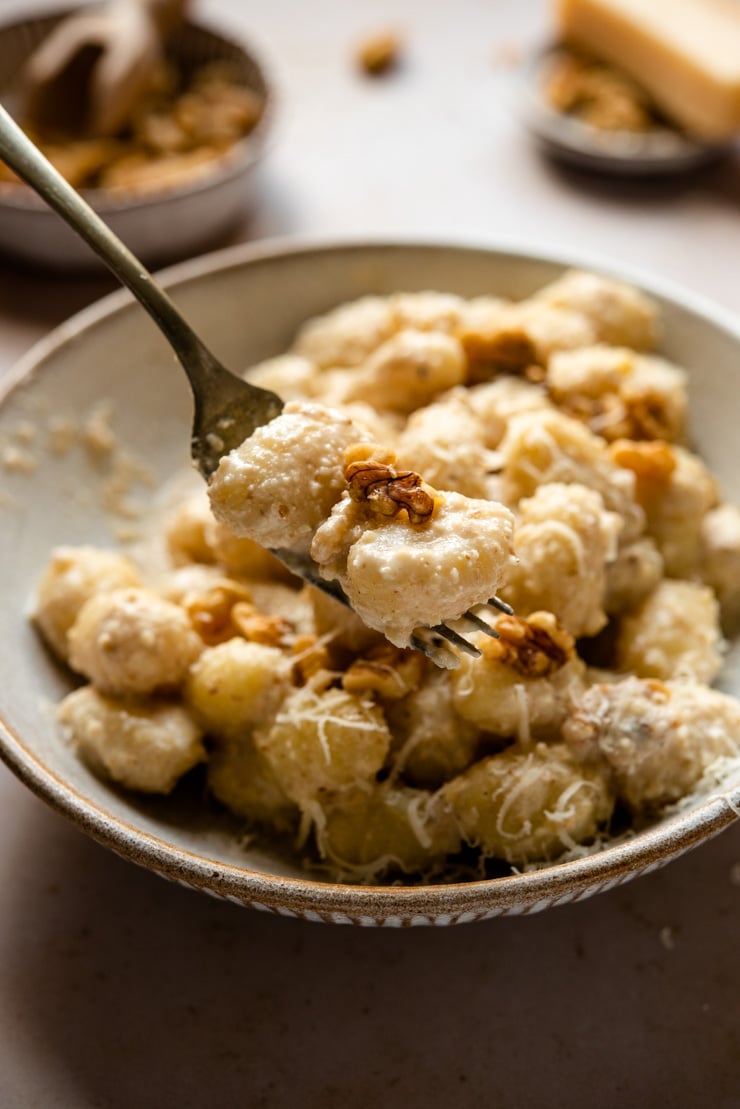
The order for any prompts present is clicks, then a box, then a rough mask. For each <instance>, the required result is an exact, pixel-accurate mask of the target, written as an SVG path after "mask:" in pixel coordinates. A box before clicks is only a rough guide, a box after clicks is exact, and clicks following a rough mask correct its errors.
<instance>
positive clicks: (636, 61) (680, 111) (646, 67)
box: [556, 0, 740, 139]
mask: <svg viewBox="0 0 740 1109" xmlns="http://www.w3.org/2000/svg"><path fill="white" fill-rule="evenodd" d="M556 3H557V18H558V23H559V30H560V34H561V36H562V38H563V39H565V40H566V41H568V42H571V43H573V44H574V45H576V46H581V47H583V48H585V49H587V50H589V51H590V52H591V53H592V54H594V55H596V56H597V57H599V58H601V59H603V60H604V61H606V62H611V63H612V64H613V65H616V66H619V67H620V68H621V69H623V70H625V72H627V73H629V74H630V75H631V76H632V77H634V79H635V80H636V81H638V82H639V83H640V84H641V85H642V86H643V88H645V89H646V90H647V91H648V92H649V93H650V94H651V95H652V97H653V99H654V100H655V102H656V104H657V105H658V107H659V108H661V109H662V110H663V111H664V112H665V114H666V115H667V116H668V117H669V118H670V119H672V120H673V121H674V122H675V123H677V124H679V125H680V126H682V127H683V128H684V129H685V130H686V131H687V132H689V133H690V134H693V135H695V136H697V137H700V138H704V139H723V138H726V137H728V136H729V135H731V134H733V132H736V131H737V130H738V129H740V2H738V0H556Z"/></svg>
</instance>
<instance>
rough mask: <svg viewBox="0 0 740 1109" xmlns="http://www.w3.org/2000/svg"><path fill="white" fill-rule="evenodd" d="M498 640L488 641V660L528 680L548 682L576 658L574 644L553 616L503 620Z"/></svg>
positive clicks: (485, 646) (499, 623)
mask: <svg viewBox="0 0 740 1109" xmlns="http://www.w3.org/2000/svg"><path fill="white" fill-rule="evenodd" d="M496 631H497V632H498V634H499V638H498V639H491V640H487V641H486V642H485V643H484V644H483V653H484V654H485V656H486V657H487V658H490V659H495V660H496V661H498V662H502V663H503V664H504V665H505V666H510V667H511V668H512V669H513V670H516V671H517V672H518V673H519V674H523V675H524V676H525V677H527V678H545V677H547V676H548V675H549V674H552V673H553V672H554V671H555V670H559V669H560V667H561V666H564V665H565V663H566V662H568V660H569V659H572V658H573V657H574V655H575V641H574V639H573V636H572V635H571V634H570V632H568V631H566V630H565V628H564V627H562V625H561V624H559V623H558V621H557V619H556V618H555V617H554V616H553V614H552V613H551V612H533V613H532V614H531V616H528V617H527V619H526V620H525V619H523V618H522V617H520V616H501V617H500V618H499V619H498V621H497V622H496Z"/></svg>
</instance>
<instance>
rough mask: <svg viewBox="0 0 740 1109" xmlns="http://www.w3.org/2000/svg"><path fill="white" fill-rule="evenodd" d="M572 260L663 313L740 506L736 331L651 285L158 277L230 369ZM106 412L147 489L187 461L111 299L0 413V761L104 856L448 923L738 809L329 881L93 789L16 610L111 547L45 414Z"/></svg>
mask: <svg viewBox="0 0 740 1109" xmlns="http://www.w3.org/2000/svg"><path fill="white" fill-rule="evenodd" d="M568 264H579V265H582V266H585V267H587V268H591V269H602V270H603V269H608V271H609V272H612V273H616V275H617V276H621V277H623V278H625V279H627V280H629V281H633V282H635V283H637V284H639V285H641V286H642V287H643V288H644V289H646V290H647V291H648V292H649V293H650V294H651V295H652V296H654V297H655V298H656V299H657V300H658V302H659V304H660V306H661V309H662V311H663V316H664V321H665V340H664V343H663V350H664V352H665V354H666V355H667V356H668V357H670V358H674V359H676V360H677V361H680V362H681V363H683V365H685V366H686V367H687V368H688V369H689V371H690V374H691V403H692V409H691V412H692V426H693V433H694V438H695V442H696V444H697V446H698V449H699V450H700V451H701V452H702V454H703V455H704V457H705V458H706V460H707V462H708V463H709V465H710V466H711V467H712V468H713V469H714V470H715V471H716V472H717V473H718V474H719V476H720V480H721V482H722V484H723V488H724V491H725V494H726V496H727V497H728V499H734V500H736V501H737V500H740V435H738V431H737V413H736V405H735V403H734V399H733V398H734V395H735V393H736V390H737V384H738V380H740V379H739V378H738V373H739V372H740V327H739V326H738V323H737V321H736V320H734V319H732V318H730V317H729V316H728V314H727V313H725V312H722V311H720V310H719V309H717V308H713V307H712V306H710V305H708V304H706V303H703V302H701V301H699V300H697V299H696V298H695V297H694V296H693V295H690V294H688V293H685V292H680V291H676V290H674V289H671V288H669V287H667V286H665V285H664V284H663V283H662V282H661V281H657V280H655V279H652V278H648V277H646V276H643V275H641V274H635V273H632V272H628V271H627V272H625V271H624V270H623V269H619V270H617V269H616V267H611V266H609V267H605V266H604V265H603V264H602V263H600V262H599V261H598V260H596V261H595V260H593V259H590V258H557V257H544V256H542V255H541V254H538V253H534V252H532V253H527V252H526V251H522V250H508V249H494V248H491V249H485V248H480V247H476V246H470V247H466V246H461V245H435V244H418V243H417V244H411V243H393V244H383V243H378V244H373V243H369V244H368V243H363V244H348V243H339V244H334V245H320V246H317V245H313V244H306V243H303V244H301V245H298V246H295V245H285V246H283V245H281V246H274V245H270V244H267V245H263V246H260V247H257V248H255V247H237V248H234V249H231V250H228V251H224V252H221V253H218V254H215V255H211V256H208V257H205V258H200V259H197V260H194V261H191V262H188V263H184V264H182V265H180V266H178V267H175V268H173V269H171V270H169V271H168V272H167V273H166V274H165V275H164V277H165V280H166V284H167V285H168V286H169V287H170V289H171V290H172V293H173V295H174V297H175V299H176V301H177V303H178V304H179V305H180V306H181V308H182V309H183V311H184V312H185V314H186V315H187V316H188V317H189V318H190V319H191V320H192V322H193V324H194V325H195V327H196V328H197V329H199V330H200V331H201V332H202V334H203V336H204V338H205V339H206V341H207V342H209V343H210V344H211V345H212V347H213V349H214V351H215V352H216V353H217V354H218V355H219V356H220V357H221V358H222V359H223V360H224V362H225V363H226V364H227V365H230V366H232V367H235V368H238V367H244V366H246V365H248V364H250V363H252V362H254V361H256V360H258V359H261V358H265V357H267V356H270V355H273V354H277V353H278V352H280V351H281V350H283V349H284V348H285V347H286V345H287V344H288V343H289V342H290V340H291V337H292V335H293V333H294V332H295V330H296V328H297V326H298V325H299V324H300V323H301V322H302V321H303V320H305V319H306V318H307V317H308V316H311V315H313V314H315V313H317V312H320V311H323V310H325V309H327V308H329V307H330V306H333V305H335V304H337V303H339V302H341V301H345V300H348V299H350V298H352V297H356V296H359V295H361V294H364V293H369V292H378V293H388V292H391V291H392V290H399V289H408V290H420V289H439V290H448V291H454V292H457V293H460V294H463V295H468V296H470V295H476V294H482V293H500V294H507V295H511V296H514V297H520V296H523V295H527V294H529V293H531V292H532V291H533V290H535V289H536V288H538V287H539V286H541V285H542V284H544V283H545V282H547V281H549V280H551V279H552V278H553V277H554V276H555V275H556V274H557V273H558V272H559V271H560V270H561V269H562V268H563V266H564V265H568ZM101 400H105V401H106V402H108V403H109V404H110V406H111V413H112V420H113V425H114V428H115V430H116V433H117V435H118V438H119V442H120V446H121V449H123V450H125V451H126V452H129V454H130V455H131V456H132V457H133V458H135V459H139V460H141V459H144V460H146V462H147V464H148V465H149V466H150V467H151V469H152V471H153V474H154V476H155V478H156V479H157V481H158V482H160V483H161V482H165V481H166V480H167V479H168V478H170V477H171V476H172V475H173V474H175V473H176V472H177V471H178V470H181V469H182V468H183V467H186V466H187V464H188V441H189V423H190V397H189V393H188V386H187V383H186V380H185V377H184V374H183V373H182V371H181V370H180V369H179V367H178V366H177V364H176V363H175V360H174V358H173V355H172V353H171V351H170V350H169V348H168V347H167V346H166V344H165V342H164V340H163V339H162V337H161V336H160V335H159V333H158V332H157V330H156V329H155V327H154V326H153V324H152V323H151V321H150V320H149V318H148V317H147V316H146V315H145V314H144V313H143V311H142V309H141V308H140V307H139V306H138V305H136V304H135V303H133V302H132V301H131V299H130V298H129V296H128V294H124V293H117V294H114V295H112V296H109V297H107V298H106V299H105V300H103V301H101V302H100V303H99V304H96V305H94V306H93V307H91V308H89V309H87V310H86V311H84V312H82V313H80V314H79V315H78V316H76V317H74V318H73V319H72V320H70V321H69V322H68V323H66V324H64V325H63V326H61V327H60V328H58V329H57V330H56V331H55V332H53V333H52V334H51V335H50V336H49V337H48V338H46V339H44V340H43V341H42V342H41V343H39V344H38V345H37V346H36V347H35V348H34V349H33V350H32V351H31V352H30V354H29V355H27V357H26V358H24V359H23V361H22V362H21V363H20V364H19V365H18V366H17V367H16V368H15V370H14V372H13V373H12V374H11V375H10V376H9V378H7V379H6V380H5V382H4V383H3V386H2V398H1V403H0V458H2V457H3V456H4V457H5V458H6V460H7V459H8V458H9V457H10V458H11V459H12V458H13V457H15V458H16V462H19V456H18V455H17V453H16V455H15V456H14V455H13V450H14V449H15V450H16V451H20V452H21V455H20V462H19V466H20V468H16V469H14V468H12V467H11V469H10V470H8V468H7V467H6V468H5V470H0V483H1V485H0V489H1V492H0V566H2V568H3V571H2V575H1V577H0V611H2V613H3V636H2V638H1V639H0V672H2V675H3V680H2V682H0V753H2V756H3V758H4V759H5V761H6V762H7V764H8V765H9V766H10V767H11V769H13V770H14V771H15V772H16V774H17V775H18V776H19V777H20V778H21V779H22V780H23V781H24V782H25V783H26V784H27V785H28V786H29V787H30V788H31V789H33V790H34V791H35V792H36V793H38V794H39V795H40V796H41V797H43V798H44V799H45V800H46V801H48V802H49V803H50V804H51V805H52V806H54V807H55V808H56V809H58V810H59V811H60V812H62V813H63V814H65V815H66V816H67V817H69V818H70V819H71V820H72V821H73V822H74V823H75V824H77V825H78V826H79V827H80V828H82V829H83V830H84V831H86V832H87V833H89V834H90V835H91V836H93V837H94V838H95V839H97V840H99V841H100V842H101V843H103V844H106V845H107V846H109V847H111V848H112V849H113V850H115V851H117V852H118V853H119V854H121V855H123V856H126V857H127V858H129V859H132V860H134V861H135V862H138V863H140V864H142V865H144V866H146V867H148V868H150V869H152V870H154V871H156V872H157V873H159V874H162V875H164V876H166V877H168V878H171V879H174V880H175V881H179V882H182V883H185V884H187V885H189V886H192V887H195V888H197V889H201V890H204V891H206V892H208V893H211V894H215V895H218V896H221V897H225V898H229V899H230V900H233V901H236V902H238V903H240V904H244V905H249V906H252V907H254V908H259V909H265V910H268V911H270V912H275V913H281V914H284V915H287V916H302V917H307V918H309V919H311V920H321V921H329V922H334V923H354V924H367V925H418V924H451V923H459V922H463V921H472V920H480V919H483V918H486V917H493V916H497V915H508V914H515V913H531V912H536V911H539V910H541V909H546V908H549V907H550V906H553V905H558V904H562V903H564V902H568V901H576V900H580V899H582V898H584V897H588V896H590V895H591V894H593V893H596V892H598V891H600V890H605V889H609V888H610V887H612V886H615V885H617V884H619V883H621V882H625V881H627V880H628V879H630V878H633V877H635V876H636V875H639V874H644V873H646V872H647V871H650V870H653V869H655V868H656V867H659V866H662V865H663V864H665V863H667V862H669V861H670V860H671V859H673V858H675V857H677V856H678V855H680V854H681V853H682V852H684V851H686V850H688V849H689V848H691V847H694V846H696V845H697V844H699V843H701V842H702V841H704V840H706V839H708V838H710V837H711V836H713V835H715V834H716V833H717V832H720V831H721V830H722V829H723V828H725V827H727V826H728V825H729V824H731V823H732V822H733V821H734V820H735V819H737V817H738V815H740V777H739V776H738V774H737V771H735V772H734V773H733V772H731V771H729V770H728V772H727V774H726V775H725V777H724V778H723V780H720V781H718V782H716V783H715V784H714V785H712V786H709V787H707V789H706V790H705V791H704V792H703V793H701V794H697V795H696V796H695V797H692V798H691V799H690V801H688V802H687V803H685V804H684V805H683V806H682V807H681V808H680V811H677V812H675V813H673V814H671V815H667V816H665V817H664V818H663V819H661V820H660V821H658V822H656V823H655V824H654V825H653V826H652V827H650V828H649V829H647V830H645V831H643V832H641V833H640V834H637V835H635V836H633V837H631V838H627V839H624V840H622V841H619V842H614V843H613V844H612V845H610V846H609V847H607V848H606V849H605V850H603V851H601V852H600V853H598V854H594V855H590V856H587V857H584V858H580V859H576V860H574V861H569V862H563V863H561V864H555V865H550V866H547V867H545V868H544V869H540V870H535V871H530V872H527V873H521V874H512V875H511V876H507V877H502V878H498V879H495V880H486V881H478V882H470V883H467V884H456V885H429V886H421V887H398V886H387V887H380V888H378V887H361V886H341V885H336V884H333V883H328V882H324V881H322V880H320V879H318V878H317V877H316V876H315V875H312V874H311V873H307V872H305V871H302V870H300V869H298V868H296V866H295V865H293V864H292V863H291V862H290V861H289V860H288V859H286V858H285V857H282V856H280V855H278V854H277V853H271V852H269V851H266V850H264V849H261V848H256V847H255V846H253V845H252V846H250V845H248V844H247V845H245V844H244V842H243V841H240V839H239V837H238V835H237V834H236V832H235V829H234V827H233V826H232V825H231V824H230V822H229V821H228V820H227V819H226V818H222V817H220V816H219V815H218V814H217V813H214V812H207V813H206V812H204V810H203V803H202V799H198V798H193V799H188V798H187V797H185V798H179V799H160V800H141V799H140V798H137V797H135V796H133V795H131V794H126V793H124V792H122V791H120V790H118V789H116V788H114V787H112V786H111V785H109V784H107V783H105V782H103V781H101V780H99V779H98V778H97V777H95V776H94V775H93V774H92V773H91V772H90V771H89V770H88V769H87V767H86V766H85V765H84V764H83V763H82V762H80V761H79V760H78V759H77V758H76V757H75V755H74V753H73V752H72V751H71V750H70V749H69V748H68V747H67V746H66V745H65V744H64V743H63V742H61V741H60V739H59V736H58V735H57V734H56V732H55V727H54V722H53V718H52V705H53V704H54V703H55V702H56V701H58V700H59V698H60V697H61V696H62V695H63V694H64V693H65V692H66V691H67V689H68V688H69V678H68V676H67V675H66V674H64V673H63V672H62V671H61V670H60V669H59V668H58V667H57V666H56V665H55V664H54V662H53V661H52V659H51V658H50V657H49V655H48V653H47V652H46V651H45V650H44V648H43V646H42V644H41V643H40V642H39V639H38V637H37V635H36V633H35V632H34V630H33V628H32V627H31V625H30V623H29V620H28V614H29V610H30V604H31V598H32V595H33V591H34V587H35V585H36V582H37V581H38V578H39V575H40V573H41V571H42V569H43V567H44V565H45V563H46V560H47V558H48V555H49V552H50V550H51V548H52V547H53V546H54V545H55V544H59V543H72V544H81V543H96V544H102V545H107V546H111V545H114V543H115V539H114V530H115V528H116V526H117V525H120V523H121V520H120V519H118V518H116V517H111V516H110V515H108V514H106V512H105V511H103V510H102V509H101V507H100V504H101V498H102V496H103V493H104V490H103V488H102V486H103V485H104V475H103V474H102V473H100V472H99V471H97V470H96V468H95V464H94V463H91V461H90V459H89V457H87V456H86V455H85V452H84V451H83V450H82V449H81V448H79V447H76V448H72V449H69V450H68V451H66V453H57V454H54V453H52V452H50V451H49V450H48V448H47V447H46V446H45V442H46V431H47V429H48V425H49V420H50V418H52V417H64V416H74V417H77V418H79V417H81V416H84V414H85V413H89V412H90V411H91V410H92V409H94V407H95V406H96V404H98V403H99V402H100V401H101ZM32 428H35V429H36V434H35V438H33V439H32V434H31V432H32ZM31 439H32V441H29V440H31ZM24 440H25V442H24ZM8 448H11V449H10V455H9V454H8ZM23 452H25V453H26V454H27V455H30V456H32V459H33V466H32V468H31V469H29V470H25V469H24V468H23V467H22V459H23ZM133 493H134V495H135V496H139V498H140V499H141V500H143V502H145V503H146V502H147V501H152V500H153V499H154V497H155V494H154V493H153V491H152V490H151V489H150V488H148V487H146V486H143V485H142V486H140V487H139V488H138V490H133ZM721 685H722V687H723V688H724V689H725V690H727V691H729V692H733V693H734V694H735V695H738V696H740V650H734V651H733V650H731V651H730V653H729V655H728V658H727V665H726V667H725V670H724V672H723V675H722V681H721ZM191 800H192V802H193V803H192V804H191ZM196 801H197V804H196V803H195V802H196Z"/></svg>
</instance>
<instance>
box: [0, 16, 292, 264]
mask: <svg viewBox="0 0 740 1109" xmlns="http://www.w3.org/2000/svg"><path fill="white" fill-rule="evenodd" d="M68 14H69V12H61V13H60V12H57V13H55V14H54V15H46V16H40V17H38V18H35V19H28V20H23V21H22V22H20V23H16V24H13V25H11V26H7V27H4V28H2V29H0V75H1V76H0V100H2V101H3V102H4V103H5V104H6V106H7V107H9V109H10V110H11V111H12V109H13V100H14V97H17V91H18V84H19V78H20V74H21V73H22V70H23V67H24V65H25V62H26V60H27V58H28V57H29V56H30V54H31V53H32V52H33V50H35V48H36V47H37V46H38V44H39V43H40V42H41V41H42V40H43V39H44V38H45V37H46V36H47V35H48V34H49V32H50V31H51V30H52V29H53V28H54V27H55V26H56V24H57V23H58V22H60V20H61V19H63V18H64V17H65V16H67V15H68ZM167 53H168V56H169V57H170V58H171V59H172V61H173V62H174V63H175V65H176V66H177V68H178V69H180V70H184V71H185V72H188V71H191V70H193V69H195V68H197V67H198V66H201V65H205V64H207V63H209V62H214V61H228V62H229V63H230V64H231V65H232V66H233V67H234V68H235V70H236V72H237V73H238V75H239V78H240V80H241V81H242V83H243V84H244V86H245V87H247V88H249V89H252V90H254V91H255V92H256V93H258V94H259V96H260V97H261V98H262V100H263V102H264V110H263V113H262V116H261V118H260V120H259V122H258V123H257V125H256V127H255V128H254V129H253V130H252V131H251V132H250V133H249V134H248V135H247V136H245V137H244V138H243V139H241V140H240V141H239V142H237V143H235V144H234V145H233V146H232V147H230V148H229V149H228V150H227V151H225V152H224V153H223V154H222V155H220V156H219V157H217V158H214V159H213V163H212V167H211V168H210V171H209V172H204V173H203V175H202V176H199V177H198V178H197V179H193V180H191V181H187V182H183V183H182V184H180V185H174V186H169V187H163V188H162V189H161V190H158V191H157V192H147V193H146V194H145V195H144V194H141V193H136V192H133V191H132V192H131V193H130V194H129V193H126V192H125V191H124V190H122V189H116V190H115V192H114V191H113V190H110V191H108V190H105V189H86V190H83V194H84V196H85V199H86V200H87V201H88V203H90V204H91V205H92V207H93V208H94V209H95V210H96V211H97V212H99V213H100V215H101V216H102V217H103V219H104V220H105V221H106V222H107V223H108V224H109V226H110V227H111V229H112V230H113V231H114V232H115V233H116V234H117V235H118V236H119V237H120V238H121V239H122V240H123V241H124V242H125V243H126V245H127V246H128V247H130V249H131V250H133V251H134V253H135V254H137V255H138V257H140V258H141V259H142V261H143V262H145V263H146V264H147V265H149V266H158V265H162V264H164V263H167V262H172V261H176V260H178V259H181V258H185V257H188V256H192V255H195V254H200V253H202V252H203V251H205V250H207V249H208V248H209V247H212V246H213V245H215V244H217V243H218V242H219V240H221V239H222V238H223V237H224V236H225V235H226V234H227V233H228V231H229V230H230V229H231V228H232V227H233V226H235V224H236V223H237V222H238V221H239V219H240V218H241V217H243V216H244V215H245V214H246V212H247V211H248V210H249V208H250V206H251V205H253V204H254V202H255V200H256V192H257V189H256V186H257V174H256V172H255V171H256V169H257V167H258V163H259V162H260V161H261V158H262V156H263V154H264V151H265V145H266V138H267V134H268V132H269V130H270V125H271V121H272V114H273V96H272V93H271V91H270V87H269V85H268V82H267V79H266V77H265V73H264V70H263V67H262V65H261V64H260V62H258V61H257V60H256V58H255V57H254V56H253V55H252V54H251V53H248V52H247V50H246V49H245V48H244V47H243V46H241V45H239V44H237V43H235V42H233V41H231V40H229V39H226V38H224V37H223V36H222V35H220V34H217V33H215V32H214V31H211V30H208V29H207V28H205V27H201V26H198V25H195V24H193V23H185V24H184V25H183V26H182V27H181V28H180V29H179V31H178V32H176V34H175V35H174V36H173V38H172V39H171V40H170V43H169V44H168V48H167ZM0 251H2V252H4V253H6V254H8V255H11V256H13V257H15V258H20V259H23V260H24V261H27V262H31V263H34V264H37V265H41V266H44V267H47V268H52V269H59V270H67V271H69V270H82V269H95V268H99V267H100V266H101V265H102V263H101V262H100V261H99V260H98V258H97V257H96V255H95V254H93V252H92V251H91V250H90V249H89V247H88V246H87V245H86V244H85V243H83V242H82V240H81V239H79V238H78V237H77V236H76V235H75V234H74V233H73V232H72V231H71V230H70V228H69V227H67V225H66V224H65V223H64V222H63V221H62V220H61V219H60V218H59V216H58V215H57V214H56V213H55V212H52V211H51V210H50V209H49V208H48V207H47V206H46V205H45V204H44V202H43V201H42V200H41V199H40V198H39V197H38V196H36V194H35V193H34V192H33V191H32V190H31V189H30V188H28V187H27V186H26V185H20V184H18V185H16V184H12V183H5V182H0Z"/></svg>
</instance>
